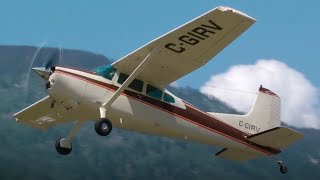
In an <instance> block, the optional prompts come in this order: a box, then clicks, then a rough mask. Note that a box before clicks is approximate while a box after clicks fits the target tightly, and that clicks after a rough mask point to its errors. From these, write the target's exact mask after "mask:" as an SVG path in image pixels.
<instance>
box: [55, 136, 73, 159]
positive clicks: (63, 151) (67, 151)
mask: <svg viewBox="0 0 320 180" xmlns="http://www.w3.org/2000/svg"><path fill="white" fill-rule="evenodd" d="M60 140H61V139H58V140H57V141H56V150H57V152H58V153H59V154H61V155H68V154H70V153H71V151H72V144H71V143H70V144H71V148H65V147H61V145H60Z"/></svg>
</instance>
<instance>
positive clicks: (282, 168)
mask: <svg viewBox="0 0 320 180" xmlns="http://www.w3.org/2000/svg"><path fill="white" fill-rule="evenodd" d="M280 172H281V173H282V174H285V173H287V172H288V168H287V166H284V165H282V166H280Z"/></svg>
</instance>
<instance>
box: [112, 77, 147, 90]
mask: <svg viewBox="0 0 320 180" xmlns="http://www.w3.org/2000/svg"><path fill="white" fill-rule="evenodd" d="M128 77H129V76H128V75H126V74H123V73H120V75H119V78H118V83H119V84H123V83H124V81H126V79H127V78H128ZM128 87H129V88H131V89H133V90H136V91H139V92H142V89H143V81H141V80H139V79H134V80H133V81H132V82H131V83H130V85H129V86H128Z"/></svg>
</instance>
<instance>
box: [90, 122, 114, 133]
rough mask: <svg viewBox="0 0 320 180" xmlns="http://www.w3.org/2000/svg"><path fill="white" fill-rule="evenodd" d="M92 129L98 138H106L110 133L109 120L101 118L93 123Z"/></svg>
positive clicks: (110, 125)
mask: <svg viewBox="0 0 320 180" xmlns="http://www.w3.org/2000/svg"><path fill="white" fill-rule="evenodd" d="M94 129H95V130H96V133H97V134H99V135H100V136H107V135H108V134H110V132H111V131H112V123H111V121H110V120H109V119H106V118H101V119H100V120H99V121H97V122H96V123H95V125H94Z"/></svg>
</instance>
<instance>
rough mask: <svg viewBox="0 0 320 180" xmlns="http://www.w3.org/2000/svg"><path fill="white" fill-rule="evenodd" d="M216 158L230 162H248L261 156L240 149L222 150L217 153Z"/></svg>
mask: <svg viewBox="0 0 320 180" xmlns="http://www.w3.org/2000/svg"><path fill="white" fill-rule="evenodd" d="M216 156H218V157H221V158H223V159H228V160H232V161H248V160H251V159H255V158H258V157H260V156H261V155H259V154H256V153H253V152H249V151H245V150H240V149H229V148H224V149H222V150H221V151H219V152H217V153H216Z"/></svg>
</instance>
